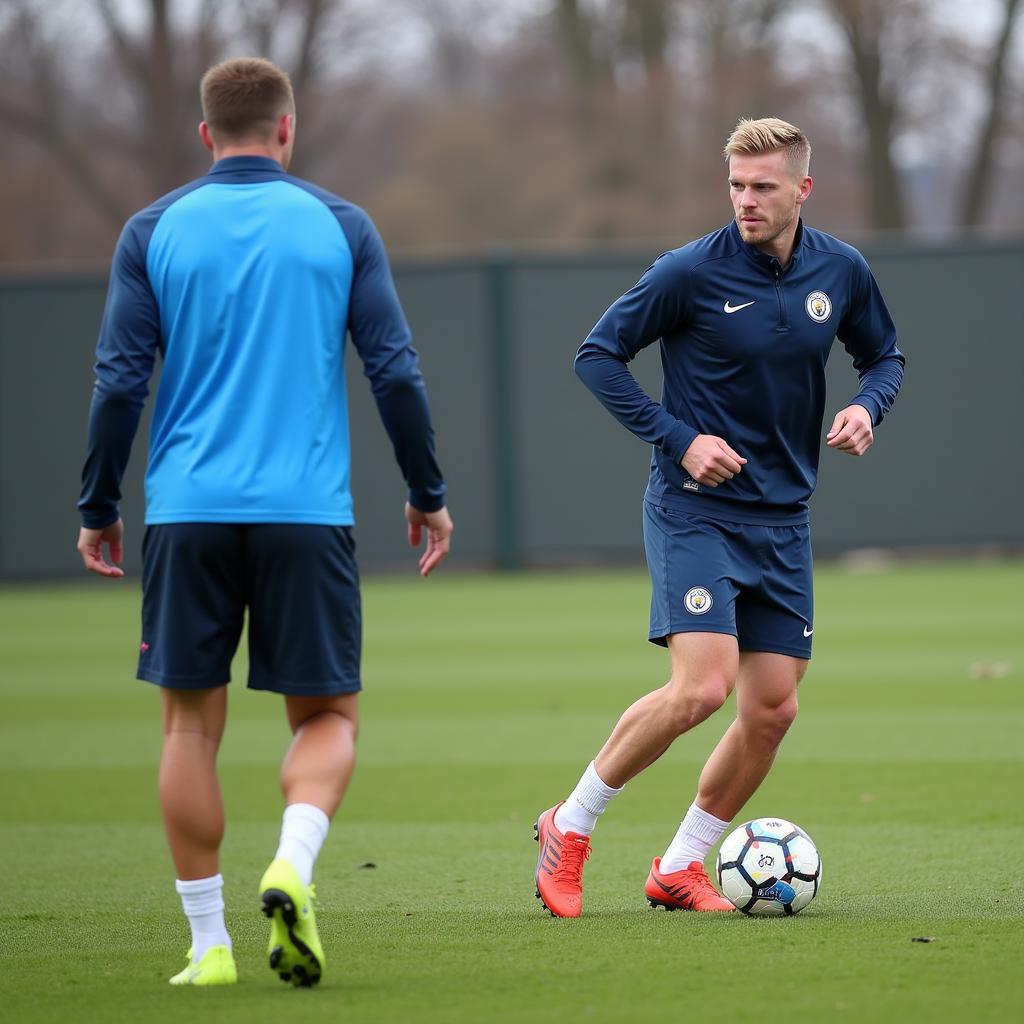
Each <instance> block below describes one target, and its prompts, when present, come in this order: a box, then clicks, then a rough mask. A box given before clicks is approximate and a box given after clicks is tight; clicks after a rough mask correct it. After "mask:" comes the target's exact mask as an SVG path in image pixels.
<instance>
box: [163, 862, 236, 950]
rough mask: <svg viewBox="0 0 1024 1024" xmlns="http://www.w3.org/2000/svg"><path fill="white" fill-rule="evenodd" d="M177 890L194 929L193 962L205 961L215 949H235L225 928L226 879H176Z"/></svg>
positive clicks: (216, 877)
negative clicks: (220, 947) (205, 955)
mask: <svg viewBox="0 0 1024 1024" xmlns="http://www.w3.org/2000/svg"><path fill="white" fill-rule="evenodd" d="M174 888H175V889H177V890H178V894H179V895H180V896H181V907H182V910H184V911H185V916H186V917H187V918H188V923H189V924H190V925H191V926H192V962H193V963H197V962H198V961H200V960H202V958H203V954H204V953H205V952H206V951H207V950H208V949H210V948H211V947H212V946H227V947H228V949H230V948H231V937H230V936H229V935H228V930H227V928H226V927H225V925H224V879H223V878H222V877H221V876H220V875H214V876H213V877H212V878H193V879H190V880H189V881H187V882H183V881H182V880H181V879H180V878H179V879H176V880H175V883H174Z"/></svg>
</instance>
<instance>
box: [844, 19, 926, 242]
mask: <svg viewBox="0 0 1024 1024" xmlns="http://www.w3.org/2000/svg"><path fill="white" fill-rule="evenodd" d="M921 2H922V0H895V2H894V0H827V4H828V6H829V7H830V8H831V10H832V13H833V15H834V17H835V19H836V21H837V22H838V24H839V26H840V28H841V29H842V32H843V37H844V39H845V41H846V44H847V47H848V49H849V58H850V69H851V71H852V74H853V79H854V82H855V95H856V98H857V101H858V104H859V108H860V120H861V125H862V127H863V130H864V135H865V145H864V149H863V156H862V162H863V166H864V176H865V181H866V182H867V186H868V201H869V207H870V214H871V223H872V226H873V227H876V228H883V229H901V228H904V227H906V213H905V206H904V202H903V185H902V181H901V179H900V175H899V172H898V170H897V168H896V162H895V157H894V153H893V147H894V142H895V138H896V131H897V128H898V126H899V119H900V114H901V109H900V106H899V99H898V97H899V95H900V92H901V87H902V79H903V77H904V76H905V75H906V73H907V71H908V69H910V68H912V67H913V66H914V64H915V63H916V60H917V57H918V55H919V52H920V50H921V46H922V43H923V35H922V34H921V31H920V30H921V29H923V28H924V27H925V26H927V24H928V21H927V17H926V12H924V11H921V10H920V7H921ZM901 15H903V16H904V17H902V18H901V17H900V16H901ZM898 23H899V24H898ZM911 26H913V28H911ZM900 29H904V30H905V31H900Z"/></svg>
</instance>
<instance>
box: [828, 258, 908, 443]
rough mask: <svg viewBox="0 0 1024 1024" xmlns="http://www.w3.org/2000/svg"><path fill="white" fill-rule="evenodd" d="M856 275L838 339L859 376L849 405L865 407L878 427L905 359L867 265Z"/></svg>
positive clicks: (858, 267) (860, 266)
mask: <svg viewBox="0 0 1024 1024" xmlns="http://www.w3.org/2000/svg"><path fill="white" fill-rule="evenodd" d="M855 274H856V279H855V285H854V301H853V303H851V309H850V313H849V314H848V315H847V317H846V318H845V319H844V320H843V322H842V323H841V324H840V325H839V330H838V331H837V337H838V338H839V340H840V341H841V342H842V343H843V345H844V347H845V348H846V351H847V352H849V353H850V355H851V357H852V358H853V366H854V369H855V370H856V371H857V373H858V374H859V376H860V387H859V389H858V391H857V394H856V395H855V396H854V397H853V398H852V399H851V402H850V404H856V405H862V406H864V408H865V409H867V411H868V412H869V413H870V414H871V421H872V423H873V424H874V425H875V426H878V424H879V423H881V422H882V420H883V419H884V417H885V414H886V413H887V412H888V411H889V410H890V409H891V408H892V404H893V402H894V401H895V400H896V396H897V395H898V394H899V390H900V387H901V385H902V383H903V367H904V366H905V365H906V357H905V356H904V355H903V353H902V352H901V351H900V350H899V349H898V348H897V347H896V327H895V325H894V324H893V321H892V317H891V316H890V315H889V310H888V309H887V308H886V305H885V300H884V299H883V298H882V293H881V291H880V290H879V287H878V283H877V282H876V281H875V278H874V276H873V275H872V273H871V271H870V270H869V269H868V266H867V264H866V263H864V262H863V261H861V262H860V263H858V264H856V265H855Z"/></svg>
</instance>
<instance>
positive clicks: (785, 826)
mask: <svg viewBox="0 0 1024 1024" xmlns="http://www.w3.org/2000/svg"><path fill="white" fill-rule="evenodd" d="M715 870H716V871H717V873H718V884H719V885H720V886H721V889H722V892H723V893H725V897H726V899H728V900H730V901H731V902H732V904H733V906H734V907H735V908H736V909H737V910H742V911H743V913H744V914H757V915H779V916H780V915H782V914H796V913H799V912H800V911H801V910H803V909H804V907H806V906H807V904H808V903H810V902H811V900H813V899H814V897H815V896H817V894H818V886H819V885H820V884H821V857H820V856H819V855H818V849H817V847H816V846H815V845H814V843H813V842H812V841H811V837H810V836H809V835H808V834H807V833H806V832H805V831H804V830H803V829H802V828H798V827H797V826H796V825H794V824H793V823H792V822H789V821H784V820H783V819H782V818H757V819H756V820H754V821H748V822H747V823H746V824H745V825H740V827H739V828H738V829H736V830H735V831H734V832H731V833H730V834H729V836H728V837H727V838H726V840H725V842H724V843H722V847H721V849H720V850H719V851H718V861H717V863H716V865H715Z"/></svg>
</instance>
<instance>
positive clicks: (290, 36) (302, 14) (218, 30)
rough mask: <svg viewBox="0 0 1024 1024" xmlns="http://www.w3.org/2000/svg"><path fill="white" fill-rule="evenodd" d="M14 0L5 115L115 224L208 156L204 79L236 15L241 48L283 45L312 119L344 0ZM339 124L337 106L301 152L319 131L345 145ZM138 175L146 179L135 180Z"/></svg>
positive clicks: (278, 50) (0, 44)
mask: <svg viewBox="0 0 1024 1024" xmlns="http://www.w3.org/2000/svg"><path fill="white" fill-rule="evenodd" d="M4 2H5V4H6V6H7V8H8V18H7V20H6V22H5V23H3V25H2V36H0V66H2V67H3V69H4V72H5V78H6V80H7V81H10V82H11V83H12V84H13V86H14V87H13V88H11V89H7V90H5V92H4V94H3V95H2V96H0V123H4V124H6V125H7V126H8V127H9V128H10V129H12V130H14V131H15V132H18V133H20V134H22V135H24V136H26V137H28V138H30V139H32V140H33V141H34V142H35V143H36V144H37V145H38V146H39V147H40V148H41V149H42V150H43V151H44V152H45V153H46V154H47V156H48V157H50V158H51V159H53V160H55V161H56V162H57V163H58V164H59V165H60V166H61V168H62V169H63V170H64V172H65V173H66V174H67V175H68V176H69V178H70V180H71V181H72V182H73V183H74V184H75V186H76V187H77V188H78V189H79V190H80V191H81V192H82V194H83V196H84V197H85V198H86V199H87V200H88V201H89V202H90V203H92V204H93V205H94V206H95V208H96V209H97V210H99V211H101V213H102V214H103V215H104V216H105V217H106V218H108V219H109V221H110V222H111V223H112V224H120V223H121V222H122V221H123V220H124V219H125V217H126V216H127V215H128V214H129V213H130V212H131V211H132V210H133V209H134V208H135V207H136V206H137V205H138V203H139V201H140V198H144V197H150V198H152V197H153V196H156V195H160V194H162V193H164V192H167V191H169V190H171V189H172V188H175V187H176V186H177V185H180V184H181V183H182V182H183V181H186V180H188V179H189V178H190V177H193V176H194V175H196V174H197V173H199V172H200V171H201V168H202V167H203V166H204V165H205V162H206V157H205V155H204V153H203V151H202V149H201V147H199V146H198V144H194V143H195V126H196V124H197V123H198V118H199V114H200V111H199V103H198V83H199V79H200V77H201V76H202V74H203V72H204V71H205V70H206V68H208V67H209V66H210V65H211V64H213V63H215V61H216V60H217V59H218V58H219V57H220V56H221V55H222V54H223V53H224V50H225V47H226V42H227V39H228V37H229V32H228V30H227V28H226V27H225V26H226V24H231V25H232V27H233V32H232V33H230V34H231V36H232V37H233V38H234V39H235V40H236V45H237V43H238V42H240V41H243V40H244V42H245V46H244V48H243V49H242V52H256V53H261V54H265V55H268V56H272V57H274V58H275V59H277V60H278V61H279V62H280V63H281V64H282V66H283V67H285V68H286V69H287V70H288V71H289V72H290V74H291V77H292V83H293V86H294V88H295V92H296V102H297V104H298V105H299V107H300V108H301V109H303V112H304V116H303V121H304V127H305V124H306V122H307V120H308V122H309V124H310V125H311V126H315V125H316V118H315V117H310V116H309V112H310V111H313V110H314V109H315V104H314V103H313V102H312V97H311V95H310V94H311V92H312V90H313V85H314V82H315V80H316V76H317V71H318V67H319V62H318V57H319V54H320V51H321V50H322V49H323V47H324V45H325V43H326V42H327V41H328V40H329V39H330V38H331V36H330V32H329V26H328V24H327V23H328V21H329V20H330V19H331V18H332V16H333V17H335V18H336V17H337V15H338V14H339V12H340V10H341V7H342V5H341V4H340V3H339V0H236V2H235V3H228V2H226V0H196V2H194V3H186V2H183V0H145V2H144V5H143V4H141V3H140V4H139V5H137V6H136V8H135V9H134V10H133V11H131V12H129V9H126V7H125V5H124V4H121V3H117V2H116V0H89V2H88V4H84V3H80V4H76V5H73V6H70V7H69V6H67V5H63V6H64V8H65V9H64V10H63V11H57V10H56V9H55V8H47V7H44V6H41V5H39V4H38V3H36V2H34V0H4ZM60 6H62V5H60V4H59V3H58V4H57V5H56V7H57V8H59V7H60ZM140 7H144V11H145V17H144V18H143V19H142V20H141V21H140V20H139V19H138V17H137V15H138V14H139V13H141V12H140V10H139V8H140ZM58 13H63V14H65V15H66V16H67V20H64V21H62V20H61V19H60V18H58V17H56V14H58ZM129 13H131V14H132V15H133V16H132V17H129ZM79 79H81V80H82V82H83V83H84V88H83V87H82V86H81V85H80V83H79ZM338 127H339V125H338V119H337V118H335V119H334V120H333V123H332V125H331V130H330V132H321V133H320V134H319V136H318V135H317V133H316V132H313V133H311V135H312V137H311V138H310V139H309V141H308V142H306V143H305V149H304V150H300V151H299V155H298V157H297V164H301V161H302V160H303V159H310V158H311V157H312V156H315V155H316V153H317V151H318V142H319V144H320V145H321V146H322V144H323V142H324V141H325V139H326V140H327V141H328V142H329V144H330V145H332V146H334V145H337V144H338V143H339V142H340V135H341V133H340V132H339V131H338ZM116 168H120V171H119V172H118V171H117V170H116ZM133 178H134V179H137V180H138V183H139V187H138V188H132V187H127V186H128V182H129V181H131V179H133Z"/></svg>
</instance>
